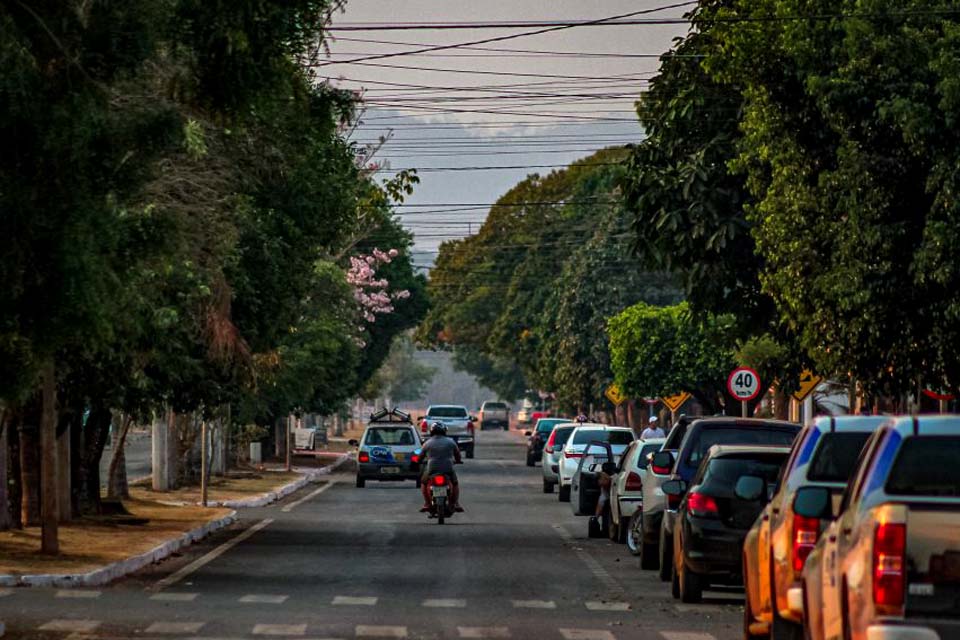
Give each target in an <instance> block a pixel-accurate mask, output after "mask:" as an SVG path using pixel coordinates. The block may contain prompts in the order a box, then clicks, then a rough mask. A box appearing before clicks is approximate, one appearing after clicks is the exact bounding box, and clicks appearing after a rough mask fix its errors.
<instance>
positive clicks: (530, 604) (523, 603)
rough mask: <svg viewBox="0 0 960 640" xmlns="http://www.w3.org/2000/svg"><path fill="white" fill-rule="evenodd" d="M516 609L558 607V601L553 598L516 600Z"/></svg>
mask: <svg viewBox="0 0 960 640" xmlns="http://www.w3.org/2000/svg"><path fill="white" fill-rule="evenodd" d="M513 608H514V609H556V608H557V603H556V602H554V601H553V600H514V601H513Z"/></svg>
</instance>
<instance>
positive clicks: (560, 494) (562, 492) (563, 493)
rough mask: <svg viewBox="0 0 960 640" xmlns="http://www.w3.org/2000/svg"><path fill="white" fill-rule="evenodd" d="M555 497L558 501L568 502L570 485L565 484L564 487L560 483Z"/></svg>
mask: <svg viewBox="0 0 960 640" xmlns="http://www.w3.org/2000/svg"><path fill="white" fill-rule="evenodd" d="M557 498H558V499H559V500H560V502H570V486H569V485H567V486H566V487H565V486H563V485H560V489H559V490H558V491H557Z"/></svg>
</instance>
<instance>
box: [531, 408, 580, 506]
mask: <svg viewBox="0 0 960 640" xmlns="http://www.w3.org/2000/svg"><path fill="white" fill-rule="evenodd" d="M576 428H577V424H576V423H575V422H567V423H563V424H558V425H556V426H555V427H554V428H553V431H551V432H550V437H549V438H547V442H546V444H545V445H544V446H543V458H542V460H541V465H540V467H541V471H543V492H544V493H553V488H554V487H555V486H557V483H558V482H559V481H560V478H559V475H558V474H559V472H560V458H562V457H563V445H565V444H566V443H567V438H569V437H570V434H571V433H573V430H574V429H576Z"/></svg>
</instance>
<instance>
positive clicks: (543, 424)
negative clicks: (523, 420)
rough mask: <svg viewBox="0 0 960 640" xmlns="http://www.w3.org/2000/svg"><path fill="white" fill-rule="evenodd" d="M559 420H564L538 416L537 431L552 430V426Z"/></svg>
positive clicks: (558, 422) (546, 431)
mask: <svg viewBox="0 0 960 640" xmlns="http://www.w3.org/2000/svg"><path fill="white" fill-rule="evenodd" d="M561 422H564V420H556V419H547V418H540V419H539V420H537V431H539V432H540V433H550V432H551V431H553V428H554V427H555V426H557V425H558V424H560V423H561Z"/></svg>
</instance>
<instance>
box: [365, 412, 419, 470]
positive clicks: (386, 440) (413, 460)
mask: <svg viewBox="0 0 960 640" xmlns="http://www.w3.org/2000/svg"><path fill="white" fill-rule="evenodd" d="M421 444H422V443H421V440H420V436H419V435H418V434H417V430H416V429H415V428H414V426H413V423H412V422H410V417H409V416H408V415H406V414H405V413H403V412H400V411H397V410H394V411H391V412H389V413H388V412H386V411H381V412H380V413H377V414H374V415H373V416H371V420H370V422H369V424H367V428H366V429H365V430H364V432H363V436H362V437H361V438H360V440H351V441H350V446H353V447H357V487H358V488H361V489H362V488H363V487H364V486H366V482H367V480H380V481H400V480H413V481H415V482H416V485H417V486H418V487H419V486H420V464H419V460H417V457H416V456H415V455H414V453H415V452H416V451H417V450H418V449H419V448H420V445H421Z"/></svg>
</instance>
